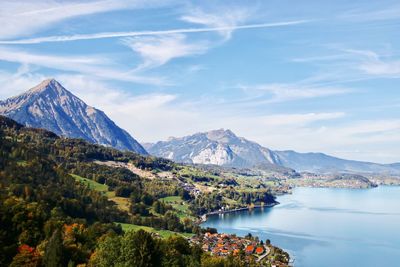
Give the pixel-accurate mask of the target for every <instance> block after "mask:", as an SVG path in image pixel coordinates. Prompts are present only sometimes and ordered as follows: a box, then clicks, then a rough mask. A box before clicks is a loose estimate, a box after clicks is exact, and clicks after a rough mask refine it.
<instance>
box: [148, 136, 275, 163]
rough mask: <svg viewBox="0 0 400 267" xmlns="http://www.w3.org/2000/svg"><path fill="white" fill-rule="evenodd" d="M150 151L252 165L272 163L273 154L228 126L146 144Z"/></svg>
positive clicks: (183, 159) (189, 159) (194, 160)
mask: <svg viewBox="0 0 400 267" xmlns="http://www.w3.org/2000/svg"><path fill="white" fill-rule="evenodd" d="M147 147H148V151H149V153H150V154H153V155H156V156H160V157H164V158H168V159H171V160H174V161H177V162H184V163H194V164H214V165H220V166H233V167H252V166H253V165H256V164H262V163H265V162H269V163H276V161H277V159H276V158H275V154H274V153H273V152H272V151H271V150H269V149H267V148H264V147H262V146H260V145H259V144H257V143H254V142H251V141H248V140H246V139H245V138H242V137H237V136H236V135H235V134H234V133H233V132H232V131H230V130H223V129H220V130H214V131H210V132H204V133H197V134H194V135H191V136H186V137H182V138H170V139H169V140H168V141H161V142H157V143H156V144H153V145H149V144H148V145H147Z"/></svg>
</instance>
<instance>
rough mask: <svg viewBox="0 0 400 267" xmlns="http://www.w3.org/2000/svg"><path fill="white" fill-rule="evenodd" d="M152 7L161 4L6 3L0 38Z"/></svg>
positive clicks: (111, 0) (101, 0) (0, 14)
mask: <svg viewBox="0 0 400 267" xmlns="http://www.w3.org/2000/svg"><path fill="white" fill-rule="evenodd" d="M153 5H158V3H157V2H156V1H136V0H134V1H123V0H97V1H89V2H85V3H79V2H73V1H65V2H60V1H54V0H43V1H17V0H11V1H9V0H3V1H2V3H1V5H0V25H1V27H0V36H2V37H3V38H5V37H17V36H26V35H28V34H32V33H35V32H37V31H39V30H41V29H44V28H48V27H50V26H52V25H54V23H58V22H60V21H63V20H66V19H71V18H74V17H79V16H85V15H92V14H98V13H104V12H110V11H115V10H121V9H135V8H136V9H137V8H146V7H151V6H153Z"/></svg>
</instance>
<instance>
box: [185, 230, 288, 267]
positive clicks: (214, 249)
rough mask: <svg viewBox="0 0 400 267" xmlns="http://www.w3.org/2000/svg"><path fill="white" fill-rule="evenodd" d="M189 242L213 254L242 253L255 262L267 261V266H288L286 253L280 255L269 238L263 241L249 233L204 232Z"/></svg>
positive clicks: (279, 251)
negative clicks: (240, 234) (242, 234)
mask: <svg viewBox="0 0 400 267" xmlns="http://www.w3.org/2000/svg"><path fill="white" fill-rule="evenodd" d="M190 242H192V243H194V244H197V245H200V246H201V248H202V249H203V251H205V252H209V253H210V254H211V255H214V256H221V257H226V256H229V255H233V256H237V255H240V254H242V255H243V256H245V257H247V258H252V259H253V260H255V261H256V262H260V263H261V262H268V263H269V265H268V266H288V260H289V259H288V255H287V257H286V255H281V250H279V249H277V248H276V247H274V246H272V245H271V244H270V242H269V240H267V241H266V242H265V243H264V242H263V241H262V240H261V241H260V240H259V239H258V238H257V237H253V236H252V235H251V234H249V235H247V236H246V237H238V236H236V235H234V234H233V235H229V234H224V233H216V232H206V233H205V234H203V235H200V236H194V237H192V238H191V239H190ZM282 252H283V251H282ZM278 255H279V256H278Z"/></svg>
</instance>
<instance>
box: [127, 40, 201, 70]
mask: <svg viewBox="0 0 400 267" xmlns="http://www.w3.org/2000/svg"><path fill="white" fill-rule="evenodd" d="M123 43H124V44H125V45H127V46H128V47H130V48H131V49H132V50H133V51H134V52H136V53H138V54H139V55H140V57H141V58H142V59H143V63H142V64H140V65H139V66H138V67H137V68H136V70H141V69H147V68H154V67H158V66H161V65H164V64H166V63H167V62H169V61H170V60H172V59H174V58H179V57H186V56H190V55H196V54H202V53H204V52H205V51H206V50H207V48H208V43H206V42H196V43H194V42H192V43H191V42H189V41H188V40H187V38H186V36H185V35H183V34H171V35H164V36H148V37H135V38H126V39H124V41H123Z"/></svg>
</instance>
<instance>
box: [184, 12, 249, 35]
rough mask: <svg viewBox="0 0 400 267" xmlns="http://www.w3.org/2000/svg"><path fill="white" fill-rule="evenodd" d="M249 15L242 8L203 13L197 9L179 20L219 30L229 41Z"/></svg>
mask: <svg viewBox="0 0 400 267" xmlns="http://www.w3.org/2000/svg"><path fill="white" fill-rule="evenodd" d="M250 15H251V12H250V10H249V9H247V8H244V7H240V8H238V7H236V8H226V7H225V8H222V7H219V8H217V10H213V11H211V12H210V11H204V10H201V9H199V8H194V9H190V10H189V11H188V12H187V14H186V15H184V16H182V17H181V19H182V20H183V21H185V22H189V23H193V24H200V25H204V26H207V27H211V28H216V29H218V28H220V29H221V30H218V32H219V33H220V34H221V35H222V36H223V37H224V39H225V40H228V39H230V37H231V35H232V32H233V30H234V29H235V27H236V26H237V25H240V24H243V23H244V22H245V21H246V20H247V19H248V18H249V17H250Z"/></svg>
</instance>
